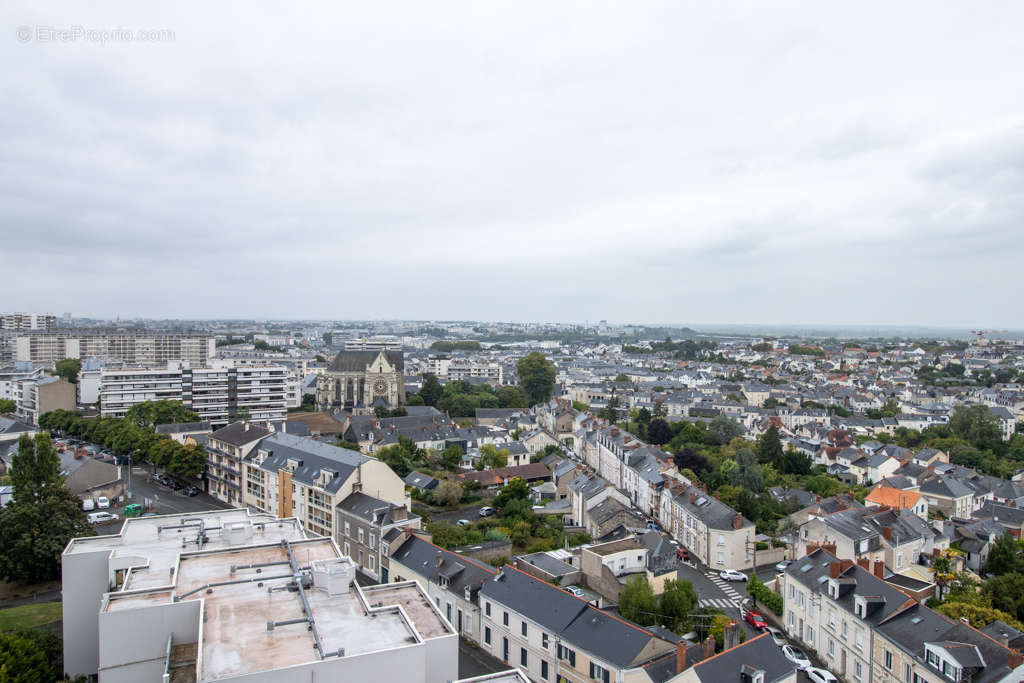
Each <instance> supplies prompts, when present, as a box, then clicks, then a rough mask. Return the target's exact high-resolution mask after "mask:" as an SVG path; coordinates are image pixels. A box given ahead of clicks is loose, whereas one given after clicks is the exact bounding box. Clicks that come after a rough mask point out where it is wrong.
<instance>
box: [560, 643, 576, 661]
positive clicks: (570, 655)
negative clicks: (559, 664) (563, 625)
mask: <svg viewBox="0 0 1024 683" xmlns="http://www.w3.org/2000/svg"><path fill="white" fill-rule="evenodd" d="M558 658H559V659H561V660H563V661H566V662H569V666H576V652H575V650H570V649H569V648H567V647H564V646H562V645H559V646H558Z"/></svg>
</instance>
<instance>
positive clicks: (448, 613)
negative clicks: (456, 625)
mask: <svg viewBox="0 0 1024 683" xmlns="http://www.w3.org/2000/svg"><path fill="white" fill-rule="evenodd" d="M445 607H446V609H445V613H446V616H447V617H448V621H451V620H452V603H450V602H448V603H445Z"/></svg>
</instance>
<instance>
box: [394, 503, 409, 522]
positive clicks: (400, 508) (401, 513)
mask: <svg viewBox="0 0 1024 683" xmlns="http://www.w3.org/2000/svg"><path fill="white" fill-rule="evenodd" d="M391 519H393V520H395V521H396V522H403V521H405V520H407V519H409V511H408V510H406V509H405V506H404V505H396V506H395V507H393V508H391Z"/></svg>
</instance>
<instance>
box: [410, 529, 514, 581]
mask: <svg viewBox="0 0 1024 683" xmlns="http://www.w3.org/2000/svg"><path fill="white" fill-rule="evenodd" d="M413 538H418V539H420V540H421V541H423V542H424V543H428V544H430V545H432V546H434V547H435V548H437V549H438V550H443V551H445V552H446V553H451V554H452V555H455V556H456V557H459V558H462V559H464V560H468V561H469V562H470V564H473V565H476V566H477V567H478V568H480V569H483V570H484V571H486V572H489V573H491V574H497V573H498V572H497V570H496V569H495V568H494V567H485V566H484V565H483V564H481V563H479V562H477V561H476V560H471V559H470V558H468V557H466V556H465V555H459V554H458V553H457V552H455V551H454V550H449V549H448V548H442V547H441V546H439V545H438V544H436V543H434V542H433V541H431V540H430V539H427V538H423V537H422V536H419V535H417V534H414V533H412V531H410V532H409V539H410V540H411V539H413ZM403 545H404V544H403Z"/></svg>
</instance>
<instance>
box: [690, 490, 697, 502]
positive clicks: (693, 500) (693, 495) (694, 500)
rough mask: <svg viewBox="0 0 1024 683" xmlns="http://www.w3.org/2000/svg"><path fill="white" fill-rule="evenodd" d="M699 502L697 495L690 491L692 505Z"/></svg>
mask: <svg viewBox="0 0 1024 683" xmlns="http://www.w3.org/2000/svg"><path fill="white" fill-rule="evenodd" d="M696 501H697V493H696V492H695V491H690V505H693V504H694V503H695V502H696Z"/></svg>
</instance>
